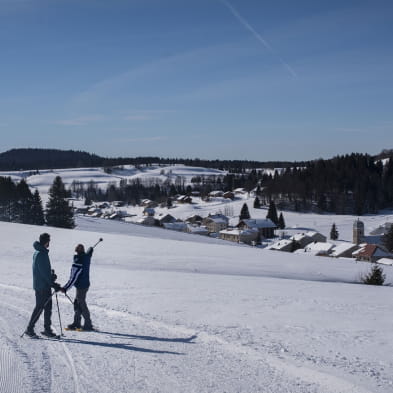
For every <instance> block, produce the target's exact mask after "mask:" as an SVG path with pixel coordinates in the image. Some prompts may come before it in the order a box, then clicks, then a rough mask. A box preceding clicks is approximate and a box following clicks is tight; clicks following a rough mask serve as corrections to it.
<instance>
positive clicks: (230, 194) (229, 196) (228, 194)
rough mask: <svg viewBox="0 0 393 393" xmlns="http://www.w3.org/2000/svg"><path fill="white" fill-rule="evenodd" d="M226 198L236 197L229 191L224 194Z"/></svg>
mask: <svg viewBox="0 0 393 393" xmlns="http://www.w3.org/2000/svg"><path fill="white" fill-rule="evenodd" d="M222 196H223V197H224V198H225V199H232V200H234V199H235V194H234V193H233V192H232V191H227V192H224V194H223V195H222Z"/></svg>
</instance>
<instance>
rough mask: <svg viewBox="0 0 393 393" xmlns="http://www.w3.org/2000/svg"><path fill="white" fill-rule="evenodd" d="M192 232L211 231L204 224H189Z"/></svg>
mask: <svg viewBox="0 0 393 393" xmlns="http://www.w3.org/2000/svg"><path fill="white" fill-rule="evenodd" d="M187 228H188V231H189V232H190V233H209V230H208V229H207V228H206V227H205V226H203V225H190V224H188V225H187Z"/></svg>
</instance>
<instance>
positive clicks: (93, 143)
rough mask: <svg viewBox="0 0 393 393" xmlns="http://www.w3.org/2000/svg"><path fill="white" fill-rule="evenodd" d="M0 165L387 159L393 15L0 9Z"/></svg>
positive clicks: (257, 5)
mask: <svg viewBox="0 0 393 393" xmlns="http://www.w3.org/2000/svg"><path fill="white" fill-rule="evenodd" d="M0 50H1V61H0V78H1V79H0V82H1V83H0V86H1V88H0V132H1V135H2V138H1V140H2V143H1V145H0V151H5V150H8V149H10V148H15V147H51V148H62V149H77V150H86V151H89V152H94V153H97V154H100V155H103V156H145V155H156V156H160V157H191V158H195V157H199V158H208V159H215V158H218V159H250V160H261V161H267V160H303V159H314V158H319V157H324V158H329V157H333V156H335V155H337V154H345V153H351V152H368V153H370V154H375V153H378V152H379V151H381V150H382V149H384V148H393V72H392V71H393V2H392V1H379V0H375V1H361V0H357V1H346V0H342V1H329V2H327V1H326V2H325V1H303V0H299V1H283V0H281V1H280V0H276V1H274V2H273V1H270V2H266V1H251V0H161V1H158V0H112V1H105V0H77V1H76V0H64V1H63V0H0Z"/></svg>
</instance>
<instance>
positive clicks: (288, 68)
mask: <svg viewBox="0 0 393 393" xmlns="http://www.w3.org/2000/svg"><path fill="white" fill-rule="evenodd" d="M219 1H221V3H223V4H224V5H225V6H226V7H227V8H228V9H229V11H231V13H232V15H233V16H234V17H235V18H236V19H237V20H238V21H239V22H240V23H241V24H242V25H243V26H244V27H245V28H246V29H247V30H249V31H250V32H251V33H252V34H253V35H254V37H255V38H256V39H257V40H258V41H259V42H260V43H261V44H262V45H263V46H264V47H265V48H267V49H268V50H269V51H270V52H271V53H273V54H274V55H275V56H276V57H277V58H278V60H279V61H280V63H281V64H282V65H283V66H284V67H285V68H286V69H287V71H288V72H289V73H290V74H291V75H292V76H293V77H294V78H297V77H298V76H297V74H296V72H295V71H294V69H293V68H292V67H291V66H290V65H289V64H288V63H286V62H285V61H284V60H283V59H282V58H281V57H280V56H278V55H277V53H276V52H275V51H274V50H273V48H272V47H271V46H270V45H269V43H268V42H267V41H266V40H265V39H264V38H263V37H262V36H261V35H260V34H259V33H258V32H257V31H256V30H255V29H254V28H253V27H252V26H251V25H250V24H249V23H248V22H247V21H246V20H245V19H244V18H243V17H242V16H241V15H240V14H239V13H238V12H237V11H236V9H235V8H234V7H233V6H232V5H231V4H230V3H228V1H227V0H219Z"/></svg>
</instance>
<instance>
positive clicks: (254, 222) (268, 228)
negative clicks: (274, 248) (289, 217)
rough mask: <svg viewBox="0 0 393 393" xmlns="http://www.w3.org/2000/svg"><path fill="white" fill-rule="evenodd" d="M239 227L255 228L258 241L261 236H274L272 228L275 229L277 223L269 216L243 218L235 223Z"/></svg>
mask: <svg viewBox="0 0 393 393" xmlns="http://www.w3.org/2000/svg"><path fill="white" fill-rule="evenodd" d="M237 227H238V228H239V229H243V230H245V229H256V230H257V231H258V233H259V237H258V241H259V240H261V239H262V238H272V237H274V236H275V234H274V230H275V229H277V225H276V224H274V222H273V221H272V220H270V219H269V218H266V219H264V218H258V219H251V218H250V219H244V220H241V221H239V224H237Z"/></svg>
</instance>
